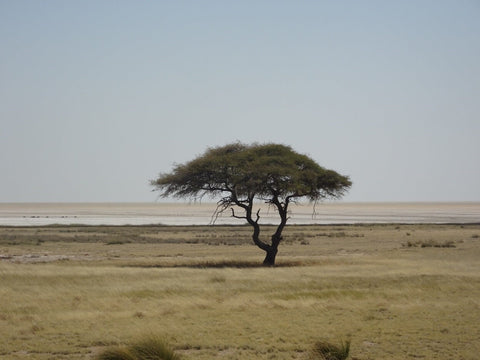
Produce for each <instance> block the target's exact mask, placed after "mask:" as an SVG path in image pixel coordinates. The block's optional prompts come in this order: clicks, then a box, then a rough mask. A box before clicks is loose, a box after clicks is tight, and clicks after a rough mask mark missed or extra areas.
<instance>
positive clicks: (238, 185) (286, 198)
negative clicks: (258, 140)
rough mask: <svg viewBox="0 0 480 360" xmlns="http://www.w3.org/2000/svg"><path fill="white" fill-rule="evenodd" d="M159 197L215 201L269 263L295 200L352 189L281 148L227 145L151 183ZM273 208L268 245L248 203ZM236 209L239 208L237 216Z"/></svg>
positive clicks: (345, 180) (341, 179)
mask: <svg viewBox="0 0 480 360" xmlns="http://www.w3.org/2000/svg"><path fill="white" fill-rule="evenodd" d="M151 185H152V186H154V188H155V190H158V191H159V192H160V196H162V197H168V196H173V197H177V198H193V199H198V198H202V197H203V196H205V195H209V196H211V197H213V198H220V200H219V201H218V208H217V212H223V211H225V210H227V209H229V208H230V209H231V211H232V216H233V217H235V218H239V219H244V220H246V221H247V222H248V224H250V225H251V226H252V227H253V235H252V238H253V242H254V243H255V244H256V245H257V246H258V247H259V248H260V249H262V250H264V251H265V252H266V256H265V260H264V261H263V264H264V265H265V266H273V265H275V257H276V255H277V252H278V245H279V244H280V242H281V241H282V231H283V229H284V228H285V225H286V224H287V220H288V207H289V205H290V204H291V203H294V202H296V201H298V200H300V199H302V198H303V199H308V200H310V201H314V202H316V201H319V200H323V199H326V198H340V197H342V196H343V195H344V194H345V192H346V191H347V190H348V189H349V188H350V186H351V185H352V183H351V181H350V179H349V178H348V176H344V175H340V174H338V173H337V172H335V171H333V170H328V169H325V168H323V167H321V166H320V165H318V164H317V163H316V162H315V161H314V160H312V159H311V158H310V157H308V156H306V155H302V154H299V153H297V152H295V151H294V150H293V149H292V148H291V147H289V146H285V145H281V144H252V145H246V144H242V143H233V144H228V145H225V146H220V147H214V148H208V149H207V150H206V151H205V153H204V154H203V155H201V156H198V157H197V158H195V159H193V160H191V161H189V162H186V163H184V164H180V165H176V166H175V167H174V169H173V171H172V172H171V173H167V174H161V175H160V176H159V177H158V178H157V179H156V180H152V181H151ZM255 200H257V201H263V202H265V203H267V204H270V205H272V206H274V208H275V209H276V210H277V211H278V215H279V217H280V222H279V224H278V226H277V228H276V231H275V233H274V234H273V235H272V236H271V240H270V242H269V243H267V242H265V241H262V240H261V239H260V224H259V220H260V209H258V210H256V211H255V209H254V201H255ZM235 209H237V210H239V209H240V210H242V211H241V213H239V212H238V211H237V212H236V211H235Z"/></svg>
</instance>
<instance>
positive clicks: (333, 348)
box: [311, 340, 350, 360]
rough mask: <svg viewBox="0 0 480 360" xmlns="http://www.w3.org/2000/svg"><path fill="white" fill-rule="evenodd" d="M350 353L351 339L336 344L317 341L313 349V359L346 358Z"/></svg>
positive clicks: (334, 359)
mask: <svg viewBox="0 0 480 360" xmlns="http://www.w3.org/2000/svg"><path fill="white" fill-rule="evenodd" d="M349 355H350V340H347V341H345V342H343V341H342V342H341V343H340V345H334V344H332V343H330V342H327V341H317V342H316V343H315V345H314V346H313V349H312V351H311V359H312V360H345V359H347V358H348V356H349Z"/></svg>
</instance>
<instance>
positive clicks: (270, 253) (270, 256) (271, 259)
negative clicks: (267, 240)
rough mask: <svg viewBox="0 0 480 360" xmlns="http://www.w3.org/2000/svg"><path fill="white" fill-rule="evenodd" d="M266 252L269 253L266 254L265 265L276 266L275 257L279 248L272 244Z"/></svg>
mask: <svg viewBox="0 0 480 360" xmlns="http://www.w3.org/2000/svg"><path fill="white" fill-rule="evenodd" d="M265 252H266V253H267V255H266V256H265V260H263V266H275V257H276V256H277V252H278V248H277V247H274V246H270V247H269V248H268V249H267V250H265Z"/></svg>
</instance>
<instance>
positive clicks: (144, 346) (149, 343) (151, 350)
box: [97, 337, 180, 360]
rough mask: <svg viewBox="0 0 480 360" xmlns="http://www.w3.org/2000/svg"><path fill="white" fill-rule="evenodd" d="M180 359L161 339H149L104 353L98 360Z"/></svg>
mask: <svg viewBox="0 0 480 360" xmlns="http://www.w3.org/2000/svg"><path fill="white" fill-rule="evenodd" d="M179 359H180V357H179V356H178V355H177V354H176V353H175V352H174V351H173V350H172V349H171V348H170V347H169V346H168V345H167V344H166V343H165V342H164V341H162V340H161V339H159V338H156V337H149V338H146V339H144V340H141V341H139V342H137V343H134V344H132V345H130V346H128V347H125V348H112V349H108V350H105V351H103V352H102V353H100V354H99V355H98V356H97V360H179Z"/></svg>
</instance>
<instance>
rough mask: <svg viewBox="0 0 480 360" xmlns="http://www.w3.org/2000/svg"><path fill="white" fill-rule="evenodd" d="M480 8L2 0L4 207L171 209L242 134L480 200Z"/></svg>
mask: <svg viewBox="0 0 480 360" xmlns="http://www.w3.org/2000/svg"><path fill="white" fill-rule="evenodd" d="M479 18H480V1H478V0H462V1H451V0H449V1H445V0H438V1H437V0H435V1H434V0H431V1H428V0H420V1H418V0H415V1H413V0H411V1H410V0H406V1H383V0H382V1H380V0H379V1H370V0H365V1H333V0H332V1H320V0H318V1H313V0H312V1H307V0H299V1H293V0H291V1H282V0H276V1H273V0H272V1H268V0H260V1H259V0H255V1H252V0H244V1H230V0H219V1H210V0H205V1H194V0H191V1H183V0H179V1H133V0H131V1H125V0H118V1H107V0H83V1H64V0H42V1H38V0H31V1H28V0H15V1H12V0H0V52H1V53H0V166H1V172H0V202H154V201H156V200H157V195H156V193H155V192H152V191H151V190H152V188H151V187H150V185H149V181H150V180H151V179H154V178H155V177H156V176H157V175H158V174H159V173H165V172H168V171H170V170H172V167H173V166H174V164H178V163H183V162H186V161H188V160H191V159H193V158H194V157H196V156H198V155H200V154H202V153H203V152H204V151H205V150H206V149H207V147H212V146H220V145H225V144H227V143H230V142H235V141H241V142H244V143H252V142H259V143H267V142H275V143H282V144H286V145H290V146H292V147H293V148H294V149H295V150H296V151H298V152H300V153H303V154H307V155H309V156H310V157H312V158H313V159H314V160H316V161H317V162H318V163H319V164H320V165H322V166H324V167H326V168H329V169H333V170H336V171H338V172H339V173H341V174H344V175H349V176H350V178H351V180H352V182H353V186H352V188H351V190H350V192H349V193H348V194H347V195H346V196H345V197H344V199H343V201H348V202H379V201H380V202H382V201H480V186H479V185H480V161H479V157H480V21H478V19H479Z"/></svg>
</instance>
